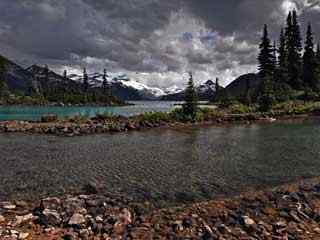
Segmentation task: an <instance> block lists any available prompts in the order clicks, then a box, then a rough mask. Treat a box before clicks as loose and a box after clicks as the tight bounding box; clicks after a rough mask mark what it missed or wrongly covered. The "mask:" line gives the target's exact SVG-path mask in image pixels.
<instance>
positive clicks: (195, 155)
mask: <svg viewBox="0 0 320 240" xmlns="http://www.w3.org/2000/svg"><path fill="white" fill-rule="evenodd" d="M319 172H320V120H318V119H312V120H299V121H292V122H290V121H287V122H277V123H272V124H261V125H260V124H254V125H238V126H232V127H202V128H201V127H189V128H184V129H176V130H173V129H171V130H169V129H167V130H164V129H154V130H148V131H144V132H130V133H121V134H104V135H91V136H82V137H75V138H66V137H56V136H44V135H41V136H39V135H25V134H2V135H1V134H0V199H7V198H22V199H28V198H31V199H32V198H38V197H41V196H48V195H51V196H52V195H56V194H60V193H63V192H64V191H69V190H71V189H79V188H80V187H81V186H82V185H83V184H85V183H87V182H90V181H96V182H99V183H101V184H103V185H105V186H106V187H107V189H108V191H110V192H111V193H124V194H126V195H127V196H130V197H133V198H135V199H137V200H151V201H153V202H155V203H157V204H159V205H167V204H177V203H181V202H187V201H201V200H207V199H212V198H214V197H217V196H220V195H225V194H226V195H229V194H236V193H238V192H240V191H244V190H247V189H248V188H263V187H266V186H274V185H278V184H282V183H286V182H290V181H294V180H297V179H300V178H310V177H315V176H319Z"/></svg>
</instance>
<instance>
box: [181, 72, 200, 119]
mask: <svg viewBox="0 0 320 240" xmlns="http://www.w3.org/2000/svg"><path fill="white" fill-rule="evenodd" d="M189 76H190V78H189V82H188V86H187V89H186V93H185V104H184V105H183V113H184V114H185V115H186V116H188V117H191V118H192V119H195V117H196V114H197V109H198V97H197V92H196V89H195V87H194V82H193V76H192V73H191V72H190V73H189Z"/></svg>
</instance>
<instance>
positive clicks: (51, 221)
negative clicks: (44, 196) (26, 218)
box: [40, 209, 62, 226]
mask: <svg viewBox="0 0 320 240" xmlns="http://www.w3.org/2000/svg"><path fill="white" fill-rule="evenodd" d="M40 221H41V223H42V224H43V225H51V226H57V225H59V224H60V223H61V221H62V219H61V216H60V214H59V213H58V212H57V211H55V210H50V209H45V210H44V211H43V212H42V216H41V217H40Z"/></svg>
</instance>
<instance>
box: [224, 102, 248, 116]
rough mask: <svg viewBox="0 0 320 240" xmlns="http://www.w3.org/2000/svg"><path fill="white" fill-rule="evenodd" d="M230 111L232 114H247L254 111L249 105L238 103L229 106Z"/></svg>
mask: <svg viewBox="0 0 320 240" xmlns="http://www.w3.org/2000/svg"><path fill="white" fill-rule="evenodd" d="M229 111H230V112H231V113H232V114H245V113H250V112H252V109H251V108H250V107H249V106H247V105H244V104H242V103H237V104H233V105H231V106H229Z"/></svg>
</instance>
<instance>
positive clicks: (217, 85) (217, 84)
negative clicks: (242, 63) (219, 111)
mask: <svg viewBox="0 0 320 240" xmlns="http://www.w3.org/2000/svg"><path fill="white" fill-rule="evenodd" d="M219 92H220V85H219V78H216V95H219Z"/></svg>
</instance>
